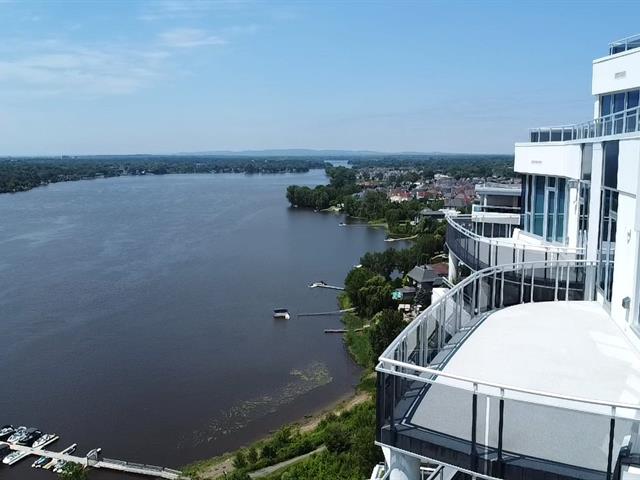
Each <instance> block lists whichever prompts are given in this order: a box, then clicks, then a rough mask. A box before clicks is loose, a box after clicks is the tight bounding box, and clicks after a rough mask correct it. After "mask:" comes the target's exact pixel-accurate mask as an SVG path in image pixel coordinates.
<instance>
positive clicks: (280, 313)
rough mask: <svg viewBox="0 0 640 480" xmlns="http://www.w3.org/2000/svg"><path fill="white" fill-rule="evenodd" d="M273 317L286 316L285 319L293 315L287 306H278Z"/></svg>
mask: <svg viewBox="0 0 640 480" xmlns="http://www.w3.org/2000/svg"><path fill="white" fill-rule="evenodd" d="M273 318H284V319H285V320H289V319H290V318H291V315H289V310H287V309H286V308H276V309H274V310H273Z"/></svg>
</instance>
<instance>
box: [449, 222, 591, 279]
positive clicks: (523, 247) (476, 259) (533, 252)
mask: <svg viewBox="0 0 640 480" xmlns="http://www.w3.org/2000/svg"><path fill="white" fill-rule="evenodd" d="M507 216H509V214H507ZM446 219H447V246H448V247H449V250H450V251H452V252H453V254H454V255H455V256H456V257H457V258H458V259H460V261H462V262H463V263H464V264H465V265H467V266H468V267H469V268H471V269H472V270H482V269H483V268H487V267H491V266H493V265H500V264H508V263H525V262H537V261H546V260H575V259H578V258H581V257H582V255H583V254H584V249H583V248H579V247H569V246H564V245H552V244H541V245H535V244H531V243H527V242H523V241H518V240H513V239H511V235H512V233H513V230H514V229H515V228H517V227H519V224H518V225H513V224H509V223H496V222H491V219H490V218H488V219H487V220H484V221H483V219H480V218H478V219H474V217H473V215H447V216H446Z"/></svg>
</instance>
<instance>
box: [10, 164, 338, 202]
mask: <svg viewBox="0 0 640 480" xmlns="http://www.w3.org/2000/svg"><path fill="white" fill-rule="evenodd" d="M324 167H325V163H324V162H323V161H321V160H319V159H303V158H300V159H296V158H271V157H269V158H246V157H240V158H234V157H207V156H145V155H134V156H97V157H77V158H76V157H74V158H68V157H63V158H20V159H4V160H1V159H0V193H6V192H19V191H25V190H30V189H31V188H34V187H37V186H40V185H46V184H48V183H55V182H66V181H73V180H82V179H89V178H96V177H115V176H120V175H140V174H143V173H150V174H154V175H164V174H168V173H249V174H251V173H289V172H307V171H309V169H312V168H324Z"/></svg>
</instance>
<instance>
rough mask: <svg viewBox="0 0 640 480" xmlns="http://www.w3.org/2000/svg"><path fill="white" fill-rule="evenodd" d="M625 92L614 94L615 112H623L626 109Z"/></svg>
mask: <svg viewBox="0 0 640 480" xmlns="http://www.w3.org/2000/svg"><path fill="white" fill-rule="evenodd" d="M624 97H625V94H624V93H616V94H615V95H614V96H613V113H616V112H621V111H623V110H624Z"/></svg>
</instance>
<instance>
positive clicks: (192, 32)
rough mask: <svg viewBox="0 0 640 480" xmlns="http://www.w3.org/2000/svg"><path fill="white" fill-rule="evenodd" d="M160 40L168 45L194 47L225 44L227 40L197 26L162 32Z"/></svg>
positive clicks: (172, 46)
mask: <svg viewBox="0 0 640 480" xmlns="http://www.w3.org/2000/svg"><path fill="white" fill-rule="evenodd" d="M160 41H161V42H162V44H163V45H164V46H166V47H171V48H193V47H204V46H212V45H225V44H226V43H227V41H226V40H225V39H224V38H222V37H220V36H218V35H211V34H209V33H207V32H205V31H204V30H200V29H197V28H175V29H173V30H168V31H166V32H164V33H161V34H160Z"/></svg>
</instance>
